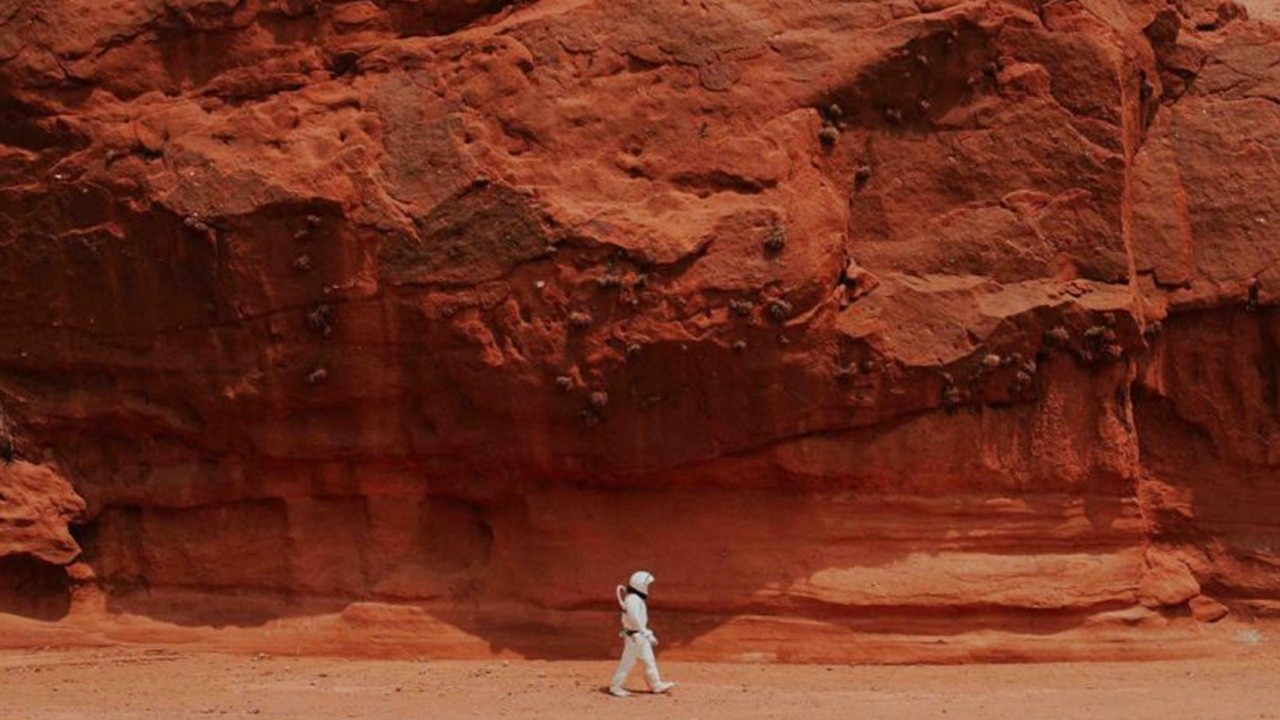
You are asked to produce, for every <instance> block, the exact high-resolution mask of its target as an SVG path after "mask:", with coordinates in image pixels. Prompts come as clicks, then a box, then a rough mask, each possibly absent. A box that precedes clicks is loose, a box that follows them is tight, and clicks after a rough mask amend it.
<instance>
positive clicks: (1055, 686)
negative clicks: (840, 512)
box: [0, 647, 1280, 720]
mask: <svg viewBox="0 0 1280 720" xmlns="http://www.w3.org/2000/svg"><path fill="white" fill-rule="evenodd" d="M611 670H612V663H609V662H540V661H506V662H504V661H483V662H475V661H435V660H422V661H417V662H413V661H371V660H346V659H338V658H315V657H302V658H295V657H276V656H266V655H257V656H248V657H245V656H234V655H215V654H204V653H190V654H188V653H184V652H181V651H175V650H173V649H167V648H165V649H160V648H156V649H147V648H137V647H131V648H119V649H91V650H29V651H4V652H0V717H2V718H4V719H5V720H11V719H12V720H26V719H27V718H31V719H39V720H53V719H55V718H57V719H63V718H95V719H100V720H116V719H121V720H122V719H124V718H130V719H133V718H164V719H165V720H176V719H179V718H182V719H186V718H205V717H213V718H258V719H260V718H290V719H295V718H297V719H303V718H308V719H309V718H377V719H379V720H395V719H399V718H430V719H431V720H443V719H447V718H472V717H481V718H572V719H574V720H593V719H594V718H611V719H617V720H623V719H625V718H644V719H645V720H660V719H662V718H688V719H691V720H692V719H701V720H717V719H720V718H726V719H727V718H733V719H734V720H742V719H744V718H804V719H805V720H822V719H824V718H833V719H834V718H840V720H847V719H850V718H858V719H861V720H871V719H873V718H912V719H913V720H919V719H923V718H947V719H948V720H955V719H956V718H989V719H1000V718H1010V719H1011V720H1012V719H1014V718H1016V719H1017V720H1031V719H1034V718H1052V719H1054V720H1063V719H1067V718H1124V719H1125V720H1141V719H1143V718H1159V719H1160V720H1173V719H1175V718H1195V719H1197V720H1206V719H1210V718H1214V719H1217V718H1280V659H1276V658H1271V657H1269V656H1263V655H1256V654H1255V655H1252V656H1249V657H1243V656H1242V657H1239V658H1232V659H1222V658H1218V659H1211V660H1197V661H1176V662H1145V663H1073V664H1033V665H966V666H917V667H886V666H879V667H876V666H858V667H848V666H823V665H817V666H814V665H809V666H787V665H722V664H711V663H668V664H666V665H665V667H664V672H665V674H666V675H667V676H669V677H670V678H671V679H674V680H677V681H678V682H679V685H678V686H677V687H676V689H675V690H674V691H673V692H672V694H671V695H669V696H654V695H649V694H642V693H636V694H635V695H633V696H632V697H630V698H626V699H616V698H612V697H609V696H608V695H606V694H604V692H603V686H604V683H605V679H606V678H607V676H608V675H609V673H610V671H611ZM631 685H632V686H633V687H637V689H638V686H639V685H640V679H639V677H638V675H637V676H633V678H632V682H631Z"/></svg>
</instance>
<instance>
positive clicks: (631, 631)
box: [609, 570, 675, 697]
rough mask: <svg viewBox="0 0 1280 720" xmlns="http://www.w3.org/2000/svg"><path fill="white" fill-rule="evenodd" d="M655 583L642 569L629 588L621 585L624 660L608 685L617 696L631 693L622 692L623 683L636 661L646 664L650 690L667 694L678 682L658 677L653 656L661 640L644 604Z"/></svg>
mask: <svg viewBox="0 0 1280 720" xmlns="http://www.w3.org/2000/svg"><path fill="white" fill-rule="evenodd" d="M652 582H653V575H650V574H649V573H647V572H645V571H644V570H640V571H637V572H636V573H634V574H632V575H631V582H630V583H628V584H627V585H626V586H623V585H619V586H618V590H617V595H618V605H619V606H620V607H621V608H622V632H621V633H620V635H621V636H622V660H621V661H619V662H618V670H617V672H615V673H614V674H613V682H611V683H609V693H610V694H611V695H613V696H615V697H626V696H628V695H630V694H631V693H629V692H627V691H626V690H623V689H622V683H623V681H625V680H626V679H627V673H629V672H631V668H632V667H635V664H636V660H639V661H640V662H641V663H643V664H644V679H645V682H647V683H648V684H649V690H651V691H653V692H655V693H664V692H666V691H668V690H670V689H671V688H672V687H674V686H675V683H671V682H663V681H662V676H660V675H659V674H658V661H657V659H656V658H654V656H653V646H654V645H657V644H658V638H657V636H655V635H654V634H653V631H652V630H650V629H649V609H648V607H646V606H645V603H644V601H645V599H646V598H647V597H649V584H650V583H652Z"/></svg>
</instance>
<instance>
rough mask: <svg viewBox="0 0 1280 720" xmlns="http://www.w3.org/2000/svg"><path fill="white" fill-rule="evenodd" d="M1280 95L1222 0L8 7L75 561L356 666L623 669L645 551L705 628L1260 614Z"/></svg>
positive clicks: (1272, 469)
mask: <svg viewBox="0 0 1280 720" xmlns="http://www.w3.org/2000/svg"><path fill="white" fill-rule="evenodd" d="M1256 14H1257V15H1259V17H1263V16H1265V15H1266V13H1265V12H1257V13H1256ZM1277 88H1280V26H1277V25H1273V24H1268V21H1266V20H1264V19H1255V20H1250V19H1248V8H1246V7H1245V5H1240V4H1236V3H1232V2H1226V1H1223V2H1214V1H1210V0H1177V1H1176V2H1174V1H1173V0H1170V1H1169V2H1165V0H1135V1H1132V2H1120V1H1118V0H1078V1H1075V2H1068V1H1065V0H1064V1H1059V0H1008V1H1005V2H997V1H992V2H962V1H948V0H916V1H908V0H887V1H885V2H854V3H850V2H836V1H834V0H833V1H831V2H816V3H815V2H787V1H784V2H755V1H748V2H734V3H723V2H706V3H697V4H690V3H681V2H666V1H663V0H643V1H639V0H637V1H634V2H633V1H631V0H611V1H610V2H590V1H582V0H537V1H532V2H500V1H493V2H466V1H462V0H443V1H435V2H426V1H423V2H368V1H364V2H336V1H335V2H316V1H314V0H244V1H242V2H230V1H201V2H188V1H185V0H183V1H179V0H130V1H129V2H119V3H111V4H103V3H89V2H77V1H75V0H37V1H36V2H0V281H3V283H4V285H5V291H4V292H3V293H0V407H3V408H4V412H5V413H6V415H5V417H7V418H8V420H7V428H8V429H7V430H6V431H5V433H6V436H7V442H9V443H10V447H11V448H12V452H13V454H14V455H15V457H17V458H25V459H35V458H39V459H40V461H41V462H45V463H49V464H50V465H51V466H52V467H56V468H58V472H60V473H62V474H63V475H64V476H65V477H67V478H68V479H69V480H70V481H71V482H72V483H73V485H74V488H75V492H76V493H79V495H81V496H83V497H84V498H85V500H86V501H87V511H86V515H85V517H84V518H80V517H79V516H75V517H74V518H71V516H68V518H69V519H72V520H73V521H74V522H76V523H79V525H78V527H77V528H74V529H73V530H74V532H75V533H76V537H77V538H78V539H79V542H80V545H81V546H83V553H82V554H80V555H79V556H77V555H76V551H75V544H74V543H72V544H71V545H68V546H66V547H67V548H69V550H68V552H66V553H63V554H60V555H57V556H56V557H44V559H45V560H46V561H48V562H52V563H55V564H56V565H66V564H68V563H71V562H72V561H73V560H77V561H78V564H77V565H76V566H75V568H76V569H75V574H76V578H77V582H79V583H81V584H87V585H90V586H94V587H97V588H100V591H101V600H102V602H100V603H96V604H94V603H88V604H90V605H92V606H93V607H92V613H94V614H95V615H97V616H100V617H105V618H107V620H105V622H108V623H109V622H110V618H112V617H117V616H120V615H126V614H127V615H144V616H148V617H150V618H152V619H155V620H160V621H164V622H166V623H173V624H176V625H181V626H203V625H208V624H214V625H220V626H221V625H228V624H231V625H241V626H250V627H256V626H258V625H260V624H262V623H268V622H271V623H279V622H285V621H287V620H288V618H296V617H299V616H314V615H320V614H328V615H333V614H335V613H340V614H338V615H336V617H337V618H338V619H337V620H334V621H333V622H334V623H337V625H336V627H339V628H340V630H333V628H332V627H330V626H328V625H326V626H325V629H324V630H323V632H331V633H335V634H334V635H331V636H328V637H338V638H339V640H334V641H333V642H334V643H336V645H333V644H331V645H326V646H325V648H326V649H334V648H335V647H336V648H337V650H339V651H342V650H343V649H344V648H346V649H350V648H352V647H357V648H358V649H357V650H356V651H358V652H367V651H369V648H370V647H375V648H377V649H380V650H384V651H394V650H395V649H397V648H399V649H401V650H404V649H406V648H408V649H412V650H414V651H415V652H416V651H423V652H436V653H442V654H475V653H485V652H490V651H514V652H517V653H521V654H525V655H532V656H580V655H588V654H592V653H597V652H609V651H610V650H611V648H612V644H613V638H612V635H611V632H612V625H613V623H614V622H615V621H614V619H613V618H612V614H611V611H610V607H609V601H608V598H609V592H610V588H611V587H612V586H613V584H614V583H615V582H617V581H618V580H619V579H620V578H622V577H624V576H625V575H626V573H627V572H629V571H630V570H631V569H633V566H645V567H648V568H650V569H651V570H653V571H654V573H655V574H656V575H657V576H658V577H659V585H658V586H656V588H660V589H658V590H657V594H656V595H655V614H660V615H661V616H662V618H663V620H662V622H663V626H662V628H661V631H662V632H663V634H664V635H665V636H666V639H667V640H668V642H667V643H665V646H667V647H673V648H674V650H673V652H677V653H679V652H683V653H685V655H686V656H689V657H707V658H778V659H794V660H817V659H825V660H863V661H889V660H893V661H900V660H912V659H917V660H919V659H925V660H961V659H967V658H975V657H976V658H984V659H1019V658H1034V659H1049V658H1065V657H1100V656H1109V657H1115V656H1160V655H1162V654H1163V655H1167V654H1177V653H1178V652H1182V650H1181V648H1182V647H1183V645H1181V644H1179V642H1178V640H1179V639H1185V638H1188V637H1193V636H1195V635H1196V633H1198V632H1200V631H1201V630H1200V629H1198V628H1202V627H1203V626H1198V625H1197V624H1196V618H1203V619H1212V620H1220V619H1222V614H1221V610H1226V611H1227V612H1228V613H1230V614H1229V615H1227V618H1234V617H1237V616H1239V617H1253V616H1256V615H1266V614H1268V613H1271V612H1274V611H1275V609H1276V608H1277V607H1278V606H1277V604H1276V603H1277V601H1280V571H1278V564H1280V521H1277V519H1276V518H1277V515H1276V512H1275V509H1276V508H1277V507H1280V474H1278V467H1277V466H1280V455H1277V450H1275V449H1274V448H1275V447H1280V446H1277V445H1276V443H1275V439H1276V437H1277V434H1278V433H1280V420H1277V417H1278V415H1277V410H1278V408H1277V403H1278V402H1280V399H1278V395H1277V392H1276V386H1277V382H1278V379H1280V378H1277V361H1278V360H1280V354H1278V351H1277V344H1276V340H1275V338H1276V337H1277V332H1280V329H1278V328H1277V325H1276V323H1277V322H1280V320H1278V318H1280V315H1277V314H1276V312H1275V310H1274V305H1275V299H1276V297H1277V289H1278V288H1280V267H1277V261H1278V260H1280V235H1278V232H1280V172H1278V171H1277V168H1276V165H1275V163H1274V160H1273V156H1274V155H1275V154H1276V153H1277V152H1278V151H1280V95H1277V93H1278V92H1280V90H1277ZM23 467H28V466H23ZM10 477H12V475H6V476H5V478H6V483H8V482H11V480H9V478H10ZM4 487H5V488H7V487H8V486H7V485H6V486H4ZM4 492H8V491H7V489H6V490H4ZM58 492H63V489H62V488H59V489H58ZM59 497H61V496H59ZM55 535H56V533H55ZM55 535H50V536H49V537H55ZM636 538H640V539H642V540H643V543H644V544H643V546H642V548H641V549H639V550H637V547H636V544H635V539H636ZM4 542H8V541H7V540H2V539H0V552H4V548H3V543H4ZM24 552H30V551H29V550H27V551H24ZM37 556H38V557H42V556H39V555H38V554H37ZM89 613H90V609H85V610H84V613H82V614H83V615H88V614H89ZM75 617H77V615H76V613H74V612H73V613H72V616H71V619H68V620H67V621H65V622H72V620H73V619H74V618H75ZM1228 622H1230V620H1228ZM414 623H423V625H421V627H427V626H430V627H432V628H436V629H437V630H438V629H439V628H448V629H449V631H448V632H435V633H434V634H432V633H425V632H424V633H419V634H414V633H411V632H407V631H405V630H404V628H406V627H419V626H416V625H414ZM1221 624H1222V623H1219V625H1221ZM308 627H310V628H311V629H312V630H314V632H316V633H320V632H322V630H321V629H317V628H319V625H312V626H308ZM1215 627H1217V626H1215ZM120 632H121V633H123V635H121V634H117V635H116V637H125V636H127V635H128V633H127V632H124V631H120ZM397 633H400V634H397ZM1179 633H1182V634H1179ZM302 634H303V635H305V634H306V632H305V631H302ZM370 637H373V638H374V641H373V642H374V645H372V646H370V645H367V644H362V643H366V642H367V641H368V638H370ZM341 638H356V639H350V640H348V641H347V642H348V645H345V646H344V645H343V644H342V640H341ZM359 638H363V640H361V639H359ZM1156 639H1159V641H1160V642H1156ZM379 643H380V644H379ZM1144 643H1145V644H1144Z"/></svg>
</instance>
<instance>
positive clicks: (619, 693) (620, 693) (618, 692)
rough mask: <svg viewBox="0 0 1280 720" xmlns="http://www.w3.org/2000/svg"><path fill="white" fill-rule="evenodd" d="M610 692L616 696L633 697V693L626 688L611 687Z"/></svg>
mask: <svg viewBox="0 0 1280 720" xmlns="http://www.w3.org/2000/svg"><path fill="white" fill-rule="evenodd" d="M609 694H610V695H612V696H614V697H631V693H629V692H627V691H626V690H623V689H622V688H620V687H611V688H609Z"/></svg>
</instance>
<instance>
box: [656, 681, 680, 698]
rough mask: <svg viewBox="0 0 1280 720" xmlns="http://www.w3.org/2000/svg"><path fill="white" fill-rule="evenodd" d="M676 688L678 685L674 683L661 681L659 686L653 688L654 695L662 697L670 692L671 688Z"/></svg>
mask: <svg viewBox="0 0 1280 720" xmlns="http://www.w3.org/2000/svg"><path fill="white" fill-rule="evenodd" d="M675 686H676V684H675V683H673V682H661V681H660V682H659V683H658V684H657V685H654V686H653V694H654V695H661V694H662V693H664V692H666V691H668V690H670V689H671V688H673V687H675Z"/></svg>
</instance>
